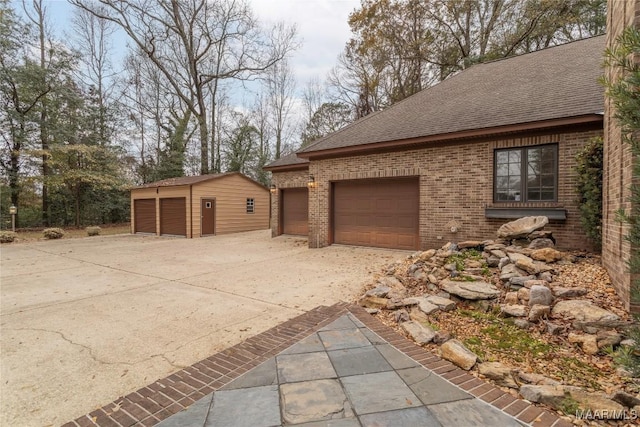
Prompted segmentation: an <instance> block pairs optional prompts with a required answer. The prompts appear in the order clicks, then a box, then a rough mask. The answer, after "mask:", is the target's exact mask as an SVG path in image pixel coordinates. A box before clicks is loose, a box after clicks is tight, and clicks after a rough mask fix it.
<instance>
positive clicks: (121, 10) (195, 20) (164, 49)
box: [70, 0, 295, 174]
mask: <svg viewBox="0 0 640 427" xmlns="http://www.w3.org/2000/svg"><path fill="white" fill-rule="evenodd" d="M70 2H71V3H72V4H74V5H76V6H78V7H80V8H82V9H85V10H87V11H89V12H91V13H92V14H94V15H95V16H98V17H100V18H102V19H106V20H108V21H111V22H113V23H115V24H117V25H118V26H119V27H121V28H122V29H123V30H124V31H125V32H126V33H127V35H128V36H129V37H130V38H131V40H132V41H133V42H134V44H135V45H136V46H137V47H138V48H139V49H140V50H141V51H142V52H144V54H145V55H147V56H148V57H149V59H150V60H151V61H152V62H153V63H154V64H155V66H156V67H157V68H158V69H159V70H160V71H161V73H162V74H163V75H164V77H165V78H166V80H167V82H168V84H169V85H170V86H171V87H172V88H173V91H174V92H175V94H176V95H177V96H179V97H180V98H181V100H182V102H184V103H185V105H187V107H188V108H189V110H190V111H191V113H192V114H193V116H194V118H195V119H196V121H197V124H198V129H199V135H200V172H201V173H203V174H205V173H208V171H209V160H210V159H209V144H210V126H209V123H208V121H207V120H208V119H209V114H208V110H209V103H208V102H207V88H208V86H209V85H210V84H211V83H212V82H214V81H219V80H224V79H230V78H233V79H247V78H250V77H251V76H253V75H255V74H256V73H261V72H264V71H265V70H267V69H269V68H270V67H272V66H274V65H275V64H276V63H278V62H279V61H280V60H282V58H284V57H285V55H286V54H287V53H288V52H289V51H290V50H291V49H292V48H293V40H294V36H295V28H294V27H284V26H277V27H274V28H273V29H271V31H267V32H265V31H263V30H262V29H261V28H260V26H259V25H258V22H257V21H256V19H255V18H254V16H253V13H252V11H251V9H250V8H249V6H248V5H247V3H246V2H245V1H242V0H219V1H215V2H210V1H207V0H181V1H180V0H99V1H98V2H97V3H94V2H90V1H89V0H70ZM98 5H101V6H103V7H104V9H102V8H100V7H98ZM212 62H214V63H215V65H216V66H215V67H212Z"/></svg>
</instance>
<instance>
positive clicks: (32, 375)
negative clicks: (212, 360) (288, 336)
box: [0, 230, 406, 426]
mask: <svg viewBox="0 0 640 427" xmlns="http://www.w3.org/2000/svg"><path fill="white" fill-rule="evenodd" d="M0 251H1V275H0V278H1V283H0V285H1V287H0V291H1V295H0V296H1V299H0V319H1V321H0V364H1V378H0V380H1V396H0V397H1V399H0V402H1V403H0V414H1V415H0V417H1V418H0V425H6V426H46V425H60V424H63V423H65V422H67V421H70V420H72V419H74V418H76V417H77V416H80V415H82V414H85V413H88V412H90V411H92V410H94V409H95V408H97V407H99V406H101V405H103V404H106V403H108V402H110V401H113V400H114V399H116V398H118V397H119V396H122V395H125V394H127V393H129V392H131V391H134V390H136V389H138V388H140V387H142V386H144V385H146V384H148V383H150V382H152V381H155V380H156V379H158V378H162V377H165V376H167V375H169V374H170V373H172V372H174V371H176V370H178V369H180V368H182V367H185V366H189V365H191V364H193V363H195V362H197V361H199V360H201V359H203V358H205V357H208V356H209V355H211V354H213V353H215V352H217V351H220V350H222V349H224V348H227V347H229V346H231V345H234V344H237V343H238V342H241V341H242V340H244V339H246V338H247V337H249V336H252V335H256V334H258V333H260V332H262V331H265V330H267V329H269V328H271V327H273V326H275V325H277V324H279V323H281V322H283V321H285V320H287V319H290V318H292V317H295V316H297V315H299V314H301V313H303V312H305V311H307V310H309V309H311V308H313V307H316V306H318V305H330V304H333V303H336V302H338V301H341V300H346V301H349V300H352V299H353V298H354V297H355V296H356V294H357V292H358V291H359V290H360V289H361V287H362V285H363V284H364V283H365V282H366V281H368V280H371V277H372V274H373V273H375V272H377V271H379V269H380V267H381V266H383V265H386V264H388V263H390V262H392V261H394V260H396V259H399V258H401V257H404V256H406V252H401V251H389V250H377V249H366V248H352V247H340V246H332V247H329V248H325V249H317V250H315V249H314V250H309V249H308V248H307V243H306V240H303V239H296V238H291V237H278V238H276V239H271V238H270V235H269V231H267V230H265V231H257V232H249V233H240V234H234V235H225V236H214V237H210V238H205V239H173V238H159V237H142V236H132V235H121V236H105V237H94V238H85V239H75V240H61V241H46V242H37V243H29V244H12V245H3V246H2V248H1V249H0Z"/></svg>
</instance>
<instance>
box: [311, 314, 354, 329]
mask: <svg viewBox="0 0 640 427" xmlns="http://www.w3.org/2000/svg"><path fill="white" fill-rule="evenodd" d="M354 328H357V326H356V324H355V323H353V321H352V320H351V318H350V317H349V316H342V317H339V318H338V319H336V320H334V321H333V322H331V323H329V324H328V325H327V326H325V327H324V328H321V329H320V331H321V332H322V331H337V330H340V329H354Z"/></svg>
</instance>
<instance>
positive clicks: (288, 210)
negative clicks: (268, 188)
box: [281, 188, 309, 236]
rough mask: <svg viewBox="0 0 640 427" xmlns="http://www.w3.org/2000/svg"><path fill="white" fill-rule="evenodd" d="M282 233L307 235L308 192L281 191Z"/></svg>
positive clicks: (301, 189)
mask: <svg viewBox="0 0 640 427" xmlns="http://www.w3.org/2000/svg"><path fill="white" fill-rule="evenodd" d="M281 197H282V210H281V212H282V232H283V233H284V234H297V235H300V236H308V235H309V190H308V189H306V188H286V189H283V190H282V193H281Z"/></svg>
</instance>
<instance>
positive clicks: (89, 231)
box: [85, 225, 102, 236]
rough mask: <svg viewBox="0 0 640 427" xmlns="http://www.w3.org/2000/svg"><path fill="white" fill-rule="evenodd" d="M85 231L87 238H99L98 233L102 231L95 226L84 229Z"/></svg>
mask: <svg viewBox="0 0 640 427" xmlns="http://www.w3.org/2000/svg"><path fill="white" fill-rule="evenodd" d="M85 230H86V231H87V236H99V235H100V231H102V229H101V228H100V227H98V226H97V225H96V226H92V227H87V228H85Z"/></svg>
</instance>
